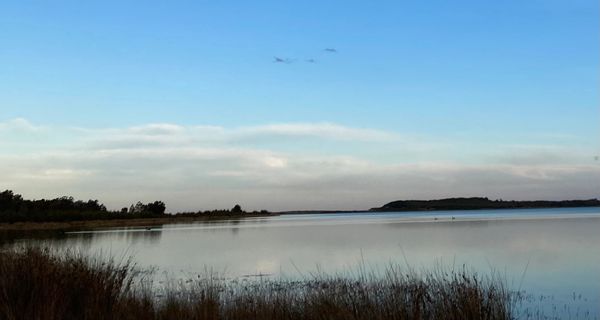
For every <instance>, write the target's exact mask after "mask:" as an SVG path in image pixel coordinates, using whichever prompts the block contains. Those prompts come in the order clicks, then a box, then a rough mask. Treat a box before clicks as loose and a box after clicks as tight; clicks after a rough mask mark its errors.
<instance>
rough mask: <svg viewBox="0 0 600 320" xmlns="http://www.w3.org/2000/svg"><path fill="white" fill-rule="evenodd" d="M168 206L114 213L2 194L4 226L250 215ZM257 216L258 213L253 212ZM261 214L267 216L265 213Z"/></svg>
mask: <svg viewBox="0 0 600 320" xmlns="http://www.w3.org/2000/svg"><path fill="white" fill-rule="evenodd" d="M165 210H166V205H165V203H164V202H162V201H154V202H149V203H142V202H139V201H138V202H137V203H135V204H132V205H131V206H130V207H129V208H127V207H125V208H122V209H121V210H117V211H111V210H108V209H107V208H106V206H105V205H104V204H102V203H100V202H99V201H98V200H87V201H82V200H75V199H74V198H73V197H66V196H65V197H59V198H55V199H41V200H28V199H24V198H23V197H22V196H21V195H20V194H15V193H14V192H13V191H12V190H5V191H3V192H0V222H9V223H13V222H64V221H83V220H106V219H132V218H160V217H174V216H175V217H177V216H200V215H241V214H246V213H247V212H246V211H244V210H242V208H241V206H240V205H235V206H234V207H233V208H232V209H230V210H212V211H198V212H186V213H177V214H174V215H171V214H167V213H165ZM252 213H257V212H252ZM260 213H267V211H261V212H260Z"/></svg>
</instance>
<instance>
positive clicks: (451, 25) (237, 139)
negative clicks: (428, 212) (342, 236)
mask: <svg viewBox="0 0 600 320" xmlns="http://www.w3.org/2000/svg"><path fill="white" fill-rule="evenodd" d="M599 12H600V8H599V4H598V2H597V1H592V0H589V1H588V0H575V1H559V0H548V1H541V0H536V1H522V0H521V1H497V2H488V1H485V2H483V1H453V2H448V1H427V2H423V1H421V2H417V1H327V2H326V3H324V2H323V1H302V2H285V1H254V2H248V1H243V2H242V1H237V2H232V1H169V2H168V3H167V2H149V1H144V2H141V1H85V2H81V1H53V2H47V1H12V2H9V1H5V2H2V3H0V30H2V31H0V62H1V63H0V133H2V137H0V156H1V157H0V163H2V164H4V165H5V167H6V166H8V165H9V164H10V165H11V166H12V167H11V168H13V169H12V171H10V178H8V179H7V180H8V183H7V185H6V186H5V188H9V187H10V188H18V190H16V191H17V192H21V193H23V194H25V195H31V196H39V197H41V196H46V195H48V194H50V195H54V194H57V193H60V194H74V195H79V196H81V197H89V196H97V195H99V196H100V197H101V198H103V199H108V200H107V202H109V204H113V205H114V206H119V205H121V203H123V202H125V201H128V200H126V199H124V198H123V199H121V198H120V197H119V196H118V195H115V194H114V193H113V191H111V188H109V187H108V186H107V183H106V182H103V181H102V179H105V178H106V179H107V177H109V176H110V174H109V173H110V172H112V171H111V170H113V169H114V168H112V167H109V166H110V165H114V166H124V167H128V166H132V167H134V166H135V165H134V163H135V162H140V161H143V162H150V163H151V162H153V161H154V160H156V157H157V154H156V152H158V153H161V154H162V153H166V150H171V153H167V154H170V155H171V157H172V158H169V156H167V158H168V159H167V160H171V162H172V163H173V165H174V166H177V168H172V169H173V170H179V171H178V172H179V173H178V174H173V175H172V177H179V178H174V179H173V181H172V182H171V183H172V185H169V184H166V186H170V187H165V188H159V187H157V188H151V187H141V186H135V184H133V185H131V184H128V183H120V184H119V183H117V184H118V185H120V186H121V187H122V188H123V190H130V189H131V188H135V189H136V190H138V191H136V192H137V193H136V194H135V196H137V197H140V198H144V199H146V198H151V197H162V198H165V197H166V198H167V200H171V206H172V208H173V209H188V208H195V207H197V206H208V207H211V206H225V205H227V204H226V202H227V201H229V199H231V198H233V197H237V198H247V199H245V200H246V202H247V203H248V205H249V206H253V207H261V206H263V207H268V208H269V209H278V208H291V207H294V208H298V207H301V208H302V207H307V208H316V207H327V208H333V207H336V208H337V207H340V206H341V204H347V203H348V199H357V200H356V202H355V203H351V206H358V207H361V208H362V207H368V206H371V205H377V204H378V203H377V202H379V201H384V200H388V199H387V198H391V199H389V200H393V199H395V198H403V197H422V198H431V197H437V196H446V195H452V194H451V193H452V192H450V188H455V187H456V186H455V185H454V184H450V182H448V181H450V180H452V179H454V180H452V181H454V182H452V183H455V184H457V185H460V186H461V189H459V190H457V192H458V193H461V194H456V195H470V194H473V193H477V192H480V193H484V192H485V193H487V194H486V195H488V194H489V195H490V196H498V197H513V198H514V197H518V196H521V197H525V198H527V196H526V195H527V192H529V191H531V195H532V196H535V197H542V198H561V197H590V196H598V193H599V190H600V189H598V188H599V187H600V185H598V184H594V183H588V182H582V181H580V180H577V179H579V177H580V175H581V176H588V177H589V176H591V177H596V176H598V175H599V173H598V167H599V164H598V162H597V161H594V156H595V155H597V154H598V153H600V151H599V144H600V141H599V140H600V115H599V102H600V99H599V90H598V88H599V85H600V81H599V80H600V78H599V76H600V75H599V73H598V70H599V68H600V65H599V60H598V53H599V42H598V39H599V36H600V31H599V29H598V22H599V16H598V14H599ZM325 48H335V49H336V50H337V53H328V52H326V51H324V50H323V49H325ZM275 56H277V57H282V58H289V59H292V60H293V62H292V63H289V64H282V63H274V62H273V59H274V58H273V57H275ZM307 59H314V60H316V63H308V62H306V60H307ZM157 127H160V128H161V130H163V129H165V128H166V129H165V130H163V131H160V133H159V134H157V133H156V132H155V131H153V130H155V129H156V128H157ZM198 127H202V128H205V129H206V127H210V128H212V131H210V130H209V131H210V132H207V131H202V133H201V134H202V135H208V136H210V139H208V138H206V137H204V139H200V140H201V141H200V140H198V136H197V135H199V134H200V133H198V132H199V130H200V129H198ZM177 128H178V129H177ZM78 130H79V131H78ZM81 130H85V132H86V134H82V133H81ZM142 131H143V132H145V133H144V134H141V133H140V132H142ZM148 131H150V134H149V135H146V134H147V133H148ZM107 132H109V133H110V134H108V133H107ZM132 132H133V133H132ZM108 135H112V136H111V138H110V139H113V140H111V141H106V139H109V138H108V137H107V136H108ZM163 135H164V136H163ZM173 135H175V136H177V139H176V141H175V140H169V139H167V138H166V137H165V136H168V137H170V138H173ZM132 136H134V137H132ZM243 136H246V137H243ZM157 137H158V140H160V141H158V142H157V141H155V140H156V139H157ZM119 139H124V140H127V143H125V142H123V141H120V144H118V146H119V147H118V148H117V147H115V145H114V144H111V143H113V142H114V140H119ZM136 139H137V140H136ZM152 139H155V140H152ZM149 140H152V141H153V143H152V144H151V145H148V144H145V143H147V142H148V141H149ZM182 140H185V141H186V142H185V143H183V142H182ZM107 145H110V148H108V149H110V150H113V151H114V150H117V149H118V150H120V152H123V153H132V152H134V151H135V150H137V151H139V150H140V149H143V151H144V152H146V153H143V155H140V154H138V155H137V157H138V158H135V159H132V158H131V155H129V157H130V158H127V157H128V156H125V155H123V154H113V155H112V156H111V157H109V159H105V158H103V159H104V160H105V161H104V162H103V161H100V160H94V161H96V162H94V163H90V162H89V161H91V160H89V159H88V160H86V161H87V162H86V161H83V160H82V161H80V162H76V163H75V162H68V161H66V160H65V161H62V162H61V161H58V163H53V162H52V161H48V159H56V158H57V157H59V155H58V154H60V155H62V156H64V157H65V158H69V157H70V158H77V157H75V156H74V155H75V154H80V153H83V152H84V151H82V150H84V149H85V148H88V147H89V148H92V149H94V150H96V151H97V152H100V153H102V152H104V153H106V152H108V151H107ZM208 149H210V150H212V151H213V152H214V153H215V154H220V155H221V156H223V154H222V153H223V152H224V150H229V151H227V152H233V151H232V150H235V152H242V153H244V154H252V156H256V157H258V156H257V155H256V154H255V153H253V152H263V153H262V154H268V156H266V157H267V158H266V159H267V160H266V162H265V163H270V162H269V161H271V160H272V161H275V160H273V159H271V160H269V159H270V158H268V157H275V158H277V159H280V160H281V159H285V161H284V162H285V163H286V165H283V163H279V164H280V165H283V166H284V167H286V168H285V169H286V171H285V173H282V172H279V173H276V174H275V176H273V177H271V175H273V174H274V173H273V172H263V171H261V170H262V169H260V170H259V169H256V168H255V169H256V170H255V171H252V170H250V171H252V174H251V173H249V172H248V166H247V164H244V163H233V162H232V163H230V162H227V161H223V162H220V163H217V164H210V165H209V164H206V163H203V162H202V161H195V162H192V163H187V162H185V161H184V159H189V158H190V154H195V152H199V151H203V152H207V150H208ZM173 150H176V151H177V152H174V151H173ZM42 151H43V152H42ZM153 152H155V153H153ZM186 152H187V153H186ZM235 152H234V153H235ZM67 154H68V155H70V156H67ZM203 154H205V153H203ZM235 154H236V156H232V155H231V154H229V153H228V156H227V157H234V158H235V157H238V156H239V154H237V153H235ZM15 157H23V158H22V159H21V158H19V159H15ZM213 157H216V156H215V155H214V154H213ZM126 158H127V159H130V160H129V161H130V162H127V161H126ZM23 159H28V161H33V162H35V161H37V162H39V163H38V164H36V165H33V164H31V163H28V162H27V161H23ZM203 159H204V158H203ZM290 159H294V160H293V161H296V162H297V163H295V164H290V163H291V162H289V161H292V160H290ZM299 159H301V160H299ZM302 159H303V160H302ZM339 159H345V160H344V161H347V162H344V163H346V164H345V166H346V167H344V165H334V167H335V168H337V169H339V170H341V171H340V172H334V177H329V176H328V174H331V172H330V171H327V170H325V169H324V168H327V165H325V164H323V163H330V162H332V163H337V162H336V161H339ZM116 160H119V161H117V163H113V164H110V163H111V161H116ZM534 160H535V161H534ZM11 161H12V162H11ZM180 161H184V163H181V162H180ZM320 161H321V162H320ZM328 161H329V162H328ZM274 163H275V164H277V161H275V162H274ZM307 163H321V164H323V165H322V166H319V165H314V167H311V166H309V167H310V168H307V167H306V166H307ZM348 163H351V164H348ZM358 163H360V165H358ZM271 164H273V163H271ZM287 164H289V166H288V165H287ZM157 166H158V165H157ZM298 166H299V167H298ZM355 166H359V167H360V168H362V169H360V170H359V168H357V167H355ZM398 166H409V167H403V168H398ZM487 166H493V168H489V167H487ZM503 166H508V167H503ZM515 166H516V167H515ZM518 166H521V167H518ZM523 166H529V167H527V168H524V167H523ZM267 167H268V166H267ZM275 167H277V165H276V166H275ZM300 167H302V168H300ZM423 167H426V168H423ZM475 167H476V169H477V170H483V171H482V172H484V174H483V176H485V174H490V173H491V172H496V173H499V174H507V172H531V171H536V172H537V171H540V170H546V171H544V172H543V173H539V175H538V177H545V179H550V182H548V181H541V180H540V181H536V182H535V183H533V182H532V184H531V186H530V187H529V189H527V188H526V189H524V190H520V191H519V192H516V191H515V192H511V191H510V185H511V183H513V184H514V183H519V184H523V183H522V181H520V180H510V179H509V178H506V179H508V180H506V182H505V184H503V186H502V187H498V188H496V189H490V190H482V189H481V185H490V183H489V182H490V181H491V180H493V181H494V182H498V181H504V180H503V179H505V177H504V178H501V177H496V176H494V177H490V178H489V179H491V180H489V181H488V180H485V179H484V180H483V181H480V180H481V179H479V180H478V179H475V180H473V179H471V178H469V179H467V178H452V179H451V178H447V180H443V179H442V180H443V181H442V182H440V181H437V182H435V179H433V180H432V181H431V182H430V184H424V185H423V186H422V187H421V188H422V190H421V189H419V190H420V191H419V190H417V191H415V190H412V189H413V188H412V187H411V185H405V184H402V183H399V182H397V181H399V180H402V179H400V176H396V178H397V179H392V180H391V181H387V180H386V179H383V178H381V179H375V178H371V179H367V180H372V181H371V182H369V183H367V184H366V185H361V184H358V183H356V184H355V185H354V186H353V188H352V189H351V190H348V189H347V186H348V181H353V180H352V178H355V179H359V180H365V177H367V176H368V177H376V176H377V174H382V175H383V176H386V177H389V176H392V177H394V174H396V175H415V174H417V173H418V176H419V177H423V176H425V177H428V178H430V177H432V176H438V177H440V176H443V177H446V176H448V175H451V173H449V172H455V171H452V170H459V171H460V170H475V169H474V168H475ZM161 168H164V170H166V171H168V170H167V169H169V168H168V167H167V168H165V167H164V164H163V165H160V166H159V167H152V166H149V167H147V168H140V169H138V171H136V174H137V175H138V177H139V181H143V182H144V183H141V182H140V185H142V186H145V185H148V184H149V183H147V181H149V180H151V179H152V177H153V176H152V174H153V173H154V172H155V171H156V170H160V169H161ZM182 168H187V169H182ZM240 168H245V169H244V170H246V171H244V170H242V169H240ZM278 168H279V169H282V170H283V169H284V168H282V167H281V166H280V167H278ZM344 168H346V170H347V171H344ZM391 168H393V169H391ZM416 168H420V169H418V170H417V169H416ZM432 168H437V169H435V170H434V169H432ZM439 168H446V169H445V170H446V171H444V174H441V173H440V172H438V171H436V170H438V169H439ZM448 168H452V169H448ZM486 168H487V169H486ZM279 169H278V170H279ZM559 169H560V172H563V173H564V172H566V171H568V172H571V176H568V177H565V176H560V177H558V176H557V175H556V172H557V171H556V170H559ZM253 170H254V169H253ZM322 170H325V171H323V172H322ZM386 170H387V171H386ZM428 170H429V171H428ZM448 170H450V171H448ZM511 170H512V171H511ZM514 170H516V171H514ZM548 170H549V171H548ZM80 171H81V172H85V174H87V176H86V177H87V178H86V179H85V180H86V181H90V182H88V183H87V184H86V183H84V182H83V181H84V179H83V178H82V177H79V178H76V179H75V178H73V177H70V178H69V179H71V180H69V181H66V182H64V185H63V184H60V183H58V185H60V186H61V187H60V188H57V187H56V185H57V182H56V181H58V180H59V177H55V176H52V177H54V178H49V177H45V176H44V172H51V173H52V172H55V173H56V172H59V173H60V172H62V173H63V174H64V173H66V172H71V173H72V172H80ZM109 171H110V172H109ZM191 171H193V172H198V171H202V172H205V173H206V175H203V176H200V177H198V179H199V180H201V181H210V183H209V182H205V183H203V182H193V183H192V182H189V181H187V182H186V181H185V177H187V176H189V175H190V172H191ZM15 172H21V173H20V174H16V173H15ZM81 172H80V173H81ZM215 172H216V173H219V172H221V173H224V172H226V173H228V174H229V175H228V176H227V178H223V177H222V176H219V175H218V174H217V175H215ZM233 172H235V174H236V178H233V176H232V175H233ZM356 172H360V173H362V174H363V175H364V176H360V177H356V176H354V175H353V174H354V173H356ZM461 172H462V171H461ZM469 172H471V171H469ZM477 172H480V171H477ZM548 172H554V175H552V174H550V173H548ZM573 172H576V173H577V178H576V177H574V176H572V175H573ZM113 173H114V172H113ZM207 175H208V176H211V177H212V178H210V179H208V178H207ZM7 176H9V173H6V175H5V177H7ZM25 176H26V177H27V179H25V178H24V177H25ZM298 176H300V177H301V178H302V179H304V180H302V183H300V182H298V181H297V179H300V178H298ZM307 176H308V177H310V178H307ZM479 176H481V175H479ZM92 177H93V178H92ZM216 177H221V178H216ZM268 177H271V178H268ZM324 177H329V178H328V179H329V180H327V181H325V180H324V179H325V178H324ZM511 177H512V176H511ZM512 178H513V179H516V178H514V177H512ZM44 179H45V180H44ZM269 179H272V180H273V181H277V182H278V183H275V184H273V183H271V182H269V183H266V186H265V185H263V184H261V183H260V181H263V180H268V181H270V180H269ZM294 179H296V180H294ZM448 179H450V180H448ZM49 180H51V181H54V182H53V183H50V182H42V181H49ZM67 180H68V179H67ZM330 180H333V182H332V181H330ZM335 181H338V182H337V183H338V184H336V183H335ZM339 181H343V183H342V182H339ZM394 181H396V182H394ZM517 181H520V182H517ZM586 181H587V180H586ZM263 182H264V181H263ZM44 183H47V184H48V186H44ZM553 183H555V184H556V186H554V185H553ZM52 184H53V185H54V187H52V188H51V185H52ZM215 184H216V185H219V186H221V185H222V186H221V187H219V188H213V187H211V186H215ZM431 184H435V185H436V188H437V189H436V188H433V189H432V188H431ZM298 185H301V186H302V187H301V188H303V189H302V190H304V191H302V192H303V193H302V197H303V199H308V200H309V201H305V202H302V201H300V200H297V198H298V197H295V196H294V194H296V195H297V194H298V193H299V192H300V191H298V189H297V187H298ZM561 185H562V187H560V186H561ZM573 185H576V186H577V187H576V188H574V187H573ZM175 186H185V187H186V188H187V189H188V190H191V191H190V193H189V194H187V193H185V192H180V193H176V192H175V191H173V189H174V187H175ZM318 186H327V188H326V189H327V190H329V193H326V195H328V196H327V197H325V196H323V191H322V190H320V189H319V188H320V187H318ZM3 187H4V186H3ZM298 188H300V187H298ZM323 188H324V187H323ZM390 188H392V189H393V190H394V191H393V192H387V191H386V192H384V191H385V190H389V189H390ZM540 188H541V189H540ZM561 188H562V189H561ZM184 189H185V188H184ZM207 189H210V190H212V191H214V192H215V195H210V196H206V197H205V198H202V197H201V198H200V199H196V198H194V197H197V196H194V194H197V193H195V191H200V190H207ZM250 189H252V191H250ZM257 190H259V191H260V190H262V192H259V191H257ZM274 190H276V191H274ZM310 190H314V191H313V192H311V191H310ZM427 190H433V191H431V192H426V191H427ZM455 190H456V189H455ZM540 190H541V191H540ZM217 191H218V192H219V193H218V194H219V195H221V196H222V198H223V199H222V200H212V199H215V198H219V197H218V196H216V194H217ZM273 192H276V193H278V194H279V193H281V194H280V199H282V200H281V201H282V202H281V203H276V204H272V205H271V204H270V203H269V201H268V200H269V198H270V196H271V195H272V194H273ZM254 193H255V194H254ZM523 194H525V195H523ZM357 195H358V196H357ZM477 195H479V194H477ZM384 198H385V199H384ZM286 201H287V202H286ZM270 205H271V206H272V207H269V206H270Z"/></svg>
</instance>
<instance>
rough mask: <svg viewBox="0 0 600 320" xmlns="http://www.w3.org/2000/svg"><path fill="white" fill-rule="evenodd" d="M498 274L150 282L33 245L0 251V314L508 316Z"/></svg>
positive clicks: (114, 265)
mask: <svg viewBox="0 0 600 320" xmlns="http://www.w3.org/2000/svg"><path fill="white" fill-rule="evenodd" d="M510 306H511V297H510V294H509V293H508V291H507V289H506V288H505V287H504V285H503V281H501V280H498V279H497V278H487V279H483V278H482V277H479V276H477V275H476V274H474V273H470V272H466V271H465V270H464V269H463V270H461V271H457V272H452V271H445V270H441V269H437V270H434V271H431V272H428V273H426V274H423V273H419V274H417V273H416V272H412V271H409V272H403V271H402V270H400V268H398V267H394V266H391V267H390V268H388V269H387V271H385V272H383V273H382V274H380V275H377V274H374V273H367V272H365V271H363V270H359V271H358V272H357V273H356V274H353V275H352V276H348V275H335V276H333V275H324V274H319V275H316V276H312V277H310V278H307V279H304V280H299V281H298V280H291V279H290V280H286V279H278V280H253V281H245V280H224V279H222V278H217V277H214V276H212V275H207V276H198V277H196V278H195V279H193V280H192V279H188V280H179V281H170V282H168V284H166V285H160V286H158V285H157V284H156V283H153V282H151V281H149V280H148V279H147V278H145V277H144V273H140V272H139V271H138V270H136V267H135V266H134V265H133V264H132V263H131V261H130V260H126V259H125V260H114V259H112V260H111V259H108V260H107V259H100V258H90V257H89V256H87V255H83V254H78V253H73V252H60V253H57V252H52V251H49V250H48V249H40V248H20V249H8V250H4V251H2V252H0V319H7V320H12V319H266V320H268V319H461V320H465V319H511V307H510Z"/></svg>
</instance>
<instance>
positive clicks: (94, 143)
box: [0, 119, 600, 211]
mask: <svg viewBox="0 0 600 320" xmlns="http://www.w3.org/2000/svg"><path fill="white" fill-rule="evenodd" d="M0 128H1V130H4V131H3V132H4V133H10V132H13V133H14V132H17V131H19V130H24V129H26V130H32V128H33V130H39V129H37V128H41V127H39V126H35V125H33V124H31V123H29V122H27V121H25V120H22V119H21V120H18V121H14V120H13V121H8V122H4V123H0ZM9 136H10V135H9ZM13 136H14V135H13ZM44 137H46V138H47V139H46V140H37V139H36V140H32V141H29V143H28V146H29V147H30V149H27V150H25V151H20V152H18V153H17V152H14V150H15V148H16V147H15V144H9V145H7V146H3V145H0V177H2V185H1V186H0V187H1V188H4V189H6V188H8V189H13V190H15V191H16V192H19V193H23V194H24V195H25V196H26V197H37V198H41V197H52V196H60V195H73V196H75V197H78V198H98V199H100V200H101V201H103V202H105V203H107V204H108V205H109V207H111V208H118V207H121V206H128V205H129V204H130V203H131V202H134V201H137V200H143V201H150V200H154V199H162V200H164V201H166V202H167V204H168V205H169V210H173V211H177V210H192V209H200V208H202V209H209V208H224V207H229V206H231V205H233V203H236V202H239V203H241V204H242V205H244V206H246V207H248V208H250V209H261V208H266V209H271V210H286V209H316V208H324V209H334V208H339V209H363V208H369V207H373V206H378V205H381V204H383V203H385V202H387V201H391V200H395V199H406V198H438V197H449V196H489V197H491V198H504V199H566V198H591V197H597V196H598V191H599V190H600V166H599V165H598V164H597V163H593V162H589V163H588V162H585V161H581V160H578V159H579V158H577V157H575V158H568V159H566V160H565V157H564V154H565V152H566V153H568V152H571V153H572V152H573V151H574V150H572V149H569V148H568V147H560V148H555V147H552V146H538V147H534V146H531V147H527V146H519V147H514V146H501V147H499V148H496V149H495V151H494V152H491V153H489V154H484V156H481V157H479V158H476V159H470V161H469V162H461V161H455V160H453V159H452V157H451V156H443V155H442V156H440V153H441V152H449V151H448V150H450V149H444V150H443V151H440V150H438V149H436V148H435V146H437V144H436V142H428V140H421V141H420V143H416V144H411V143H406V142H405V139H404V138H400V137H401V136H400V135H398V134H395V133H388V132H383V131H378V130H370V129H356V128H350V127H344V126H340V125H334V124H322V123H321V124H278V125H266V126H255V127H244V128H233V129H228V128H224V127H217V126H179V125H174V124H149V125H143V126H136V127H130V128H112V129H77V128H55V127H53V128H51V127H44ZM299 138H302V139H303V141H308V142H310V143H311V145H309V149H306V146H303V147H294V143H295V142H296V141H297V139H299ZM54 140H61V141H60V143H57V144H56V145H53V147H48V146H46V144H47V143H49V142H48V141H54ZM265 140H266V141H267V143H264V144H262V142H264V141H265ZM274 141H275V142H276V143H274ZM327 141H329V144H327V145H326V146H327V147H328V148H329V147H331V148H333V149H335V148H338V145H339V143H341V142H343V144H346V145H347V146H346V147H345V148H342V147H339V150H338V149H335V150H333V151H330V150H326V151H327V152H325V151H322V152H315V151H314V150H313V148H312V147H313V146H315V148H314V149H316V150H319V149H318V148H317V147H320V146H323V145H324V144H325V143H326V142H327ZM463 144H464V142H461V143H460V144H457V145H461V146H462V145H463ZM467 144H468V143H467ZM389 150H401V153H396V154H395V157H392V158H389V157H387V158H386V159H380V157H383V156H385V155H387V152H388V151H389ZM462 151H463V150H460V149H459V150H454V152H457V153H462ZM576 151H577V152H579V153H581V152H583V151H582V150H579V149H577V150H576ZM377 152H381V153H380V154H379V153H377ZM540 152H542V153H543V154H542V156H540V155H539V154H540ZM373 153H374V154H373ZM579 153H578V154H579ZM411 154H420V155H421V157H422V158H421V159H417V160H414V159H412V160H406V159H404V158H402V157H403V156H404V155H406V156H407V157H408V156H410V155H411ZM515 155H518V156H519V157H520V158H519V160H518V161H515ZM423 159H426V160H428V161H425V160H423ZM431 159H435V161H431ZM522 159H526V161H524V160H522Z"/></svg>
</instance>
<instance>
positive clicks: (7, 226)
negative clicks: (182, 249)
mask: <svg viewBox="0 0 600 320" xmlns="http://www.w3.org/2000/svg"><path fill="white" fill-rule="evenodd" d="M277 215H279V214H277V213H258V214H252V213H248V214H243V215H215V216H208V215H206V216H165V217H152V218H135V219H131V218H125V219H110V220H108V219H100V220H81V221H57V222H52V221H47V222H14V223H8V222H3V223H0V231H29V230H31V231H36V230H56V231H70V230H80V229H100V228H119V227H155V226H160V225H163V224H166V223H177V222H195V221H198V222H202V221H219V220H221V221H234V220H242V219H245V218H254V217H270V216H277Z"/></svg>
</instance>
